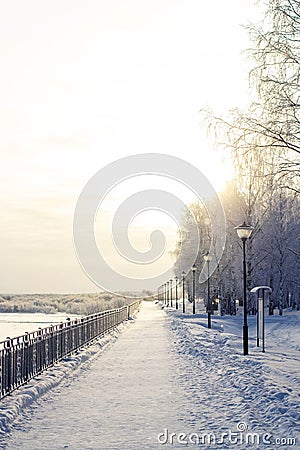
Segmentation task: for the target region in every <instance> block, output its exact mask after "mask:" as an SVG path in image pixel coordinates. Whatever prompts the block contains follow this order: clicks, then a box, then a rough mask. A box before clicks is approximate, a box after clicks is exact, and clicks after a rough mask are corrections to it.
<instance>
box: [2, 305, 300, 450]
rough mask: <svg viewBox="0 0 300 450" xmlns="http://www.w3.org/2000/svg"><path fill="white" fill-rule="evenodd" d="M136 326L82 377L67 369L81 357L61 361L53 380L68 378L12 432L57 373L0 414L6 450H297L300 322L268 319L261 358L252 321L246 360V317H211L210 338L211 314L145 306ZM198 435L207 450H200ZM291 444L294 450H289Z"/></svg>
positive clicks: (11, 399)
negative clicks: (14, 413) (12, 416)
mask: <svg viewBox="0 0 300 450" xmlns="http://www.w3.org/2000/svg"><path fill="white" fill-rule="evenodd" d="M131 322H132V323H131V324H130V325H129V326H126V327H125V328H124V329H123V331H122V332H121V333H120V334H119V337H118V338H117V339H113V341H114V342H112V340H111V341H110V344H109V345H107V347H106V349H105V351H102V352H101V353H99V349H98V350H94V353H93V352H92V353H93V355H94V357H93V358H90V357H89V356H91V355H86V358H87V357H89V359H88V362H86V363H84V364H81V366H80V368H79V369H77V370H70V369H67V367H68V364H69V367H70V364H71V366H73V368H76V367H77V366H78V364H77V363H75V362H74V359H75V360H76V358H77V360H78V358H79V355H80V354H79V355H77V356H75V357H71V358H70V361H69V362H68V361H66V362H64V363H63V364H64V366H65V368H63V367H62V365H60V366H57V367H56V368H54V369H51V370H52V377H53V378H54V379H56V378H57V372H59V373H61V377H62V378H63V371H64V370H65V373H66V374H67V375H68V376H69V378H68V379H67V380H65V381H63V382H61V383H60V384H58V385H57V386H56V387H54V388H52V389H51V390H50V391H49V392H48V393H46V394H45V395H43V397H41V398H40V399H39V400H38V401H37V402H28V403H29V406H28V407H27V408H25V409H24V410H23V412H20V408H19V410H18V414H19V417H18V420H17V421H15V422H14V426H13V427H12V428H10V420H9V418H8V411H11V410H13V405H16V402H18V399H20V398H21V397H22V395H23V396H24V392H26V389H27V392H28V395H29V396H30V392H31V395H33V396H36V395H39V394H38V393H36V390H37V389H38V388H37V386H43V383H44V384H45V379H47V377H48V378H49V377H50V375H51V371H50V372H47V373H46V374H43V375H42V376H41V377H40V380H39V381H34V382H33V384H32V385H31V386H29V387H28V386H27V387H26V388H24V390H20V391H19V392H17V393H15V394H14V395H12V396H11V397H9V398H7V399H4V401H3V404H0V414H2V418H6V419H7V420H6V422H5V421H4V420H2V429H4V430H6V436H4V435H3V439H2V446H0V447H1V448H3V449H4V448H7V449H18V448H20V449H21V448H22V449H25V450H32V449H36V450H43V449H52V450H56V449H63V448H68V449H76V450H77V449H78V450H79V449H94V450H101V449H118V450H121V449H132V450H143V449H159V448H161V449H167V448H168V449H171V448H172V449H180V448H199V447H200V448H203V449H213V448H219V449H220V448H221V449H230V450H234V449H235V448H239V449H246V448H253V449H266V450H270V449H276V448H282V447H286V446H287V447H288V448H300V442H299V398H300V392H299V381H300V380H299V372H300V371H299V369H300V365H299V314H298V315H297V314H293V313H290V314H288V315H287V316H285V317H278V316H276V317H268V318H267V343H266V353H265V354H263V353H261V349H257V348H256V347H255V339H254V338H255V336H254V335H255V333H254V330H255V319H254V318H249V323H250V355H249V356H247V357H245V356H243V355H242V342H241V329H242V318H241V317H213V329H212V330H208V329H207V328H206V317H205V316H202V315H195V316H192V315H188V314H187V315H184V316H183V315H182V314H181V313H179V312H175V311H174V310H168V311H164V310H161V309H160V307H159V306H158V305H155V304H153V303H144V304H143V306H142V308H141V311H140V313H139V314H138V316H137V318H136V320H135V321H131ZM89 351H90V353H91V350H89ZM81 354H85V353H84V352H82V353H81ZM71 369H72V368H71ZM58 378H59V377H58ZM65 378H66V377H65ZM57 383H58V381H57ZM57 383H56V384H57ZM39 389H41V392H43V389H42V388H41V387H40V388H39ZM34 390H35V394H34V393H33V392H34ZM45 390H47V389H45ZM19 401H20V400H19ZM1 406H2V407H1ZM17 409H18V408H17ZM0 418H1V415H0ZM166 430H167V431H166ZM172 433H174V435H173V436H172ZM180 433H183V435H180ZM193 433H194V434H193ZM208 433H209V434H210V435H211V436H210V437H208V436H207V434H208ZM222 433H224V436H223V437H222ZM230 433H232V434H230ZM247 433H248V435H249V437H248V439H250V443H248V444H247V443H246V442H245V439H247ZM254 433H256V435H255V436H254V435H253V434H254ZM197 437H198V439H199V441H198V443H200V444H202V443H203V445H196V444H195V442H196V439H197ZM292 438H296V439H297V438H298V440H297V442H296V443H295V442H294V441H290V442H291V444H290V445H287V444H286V443H285V445H283V443H284V442H286V441H285V440H287V439H292ZM208 439H211V440H212V441H211V442H210V443H209V442H208ZM213 439H214V441H213ZM251 439H254V442H255V443H254V444H253V443H252V442H251ZM276 440H277V441H276ZM165 442H167V443H165Z"/></svg>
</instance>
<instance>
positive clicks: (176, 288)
mask: <svg viewBox="0 0 300 450" xmlns="http://www.w3.org/2000/svg"><path fill="white" fill-rule="evenodd" d="M175 307H176V309H178V276H177V275H176V276H175Z"/></svg>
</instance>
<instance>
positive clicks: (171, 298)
mask: <svg viewBox="0 0 300 450" xmlns="http://www.w3.org/2000/svg"><path fill="white" fill-rule="evenodd" d="M169 283H170V300H171V308H173V280H170V281H169Z"/></svg>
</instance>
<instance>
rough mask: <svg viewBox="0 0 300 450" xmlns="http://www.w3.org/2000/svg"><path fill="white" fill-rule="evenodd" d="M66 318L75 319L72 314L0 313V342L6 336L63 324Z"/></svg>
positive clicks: (11, 336) (14, 335)
mask: <svg viewBox="0 0 300 450" xmlns="http://www.w3.org/2000/svg"><path fill="white" fill-rule="evenodd" d="M67 317H70V318H72V317H76V316H75V315H72V314H66V313H57V314H40V313H32V314H31V313H0V341H3V340H4V339H6V338H7V337H8V336H9V337H10V338H13V337H16V336H20V335H21V334H24V333H25V332H26V331H28V332H30V331H35V330H37V329H38V328H39V327H41V328H45V327H48V326H49V325H51V324H53V325H54V324H56V323H60V322H64V321H65V320H66V319H67Z"/></svg>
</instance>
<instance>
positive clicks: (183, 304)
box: [181, 272, 185, 313]
mask: <svg viewBox="0 0 300 450" xmlns="http://www.w3.org/2000/svg"><path fill="white" fill-rule="evenodd" d="M181 276H182V312H183V313H185V300H184V295H185V292H184V277H185V272H182V274H181Z"/></svg>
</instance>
